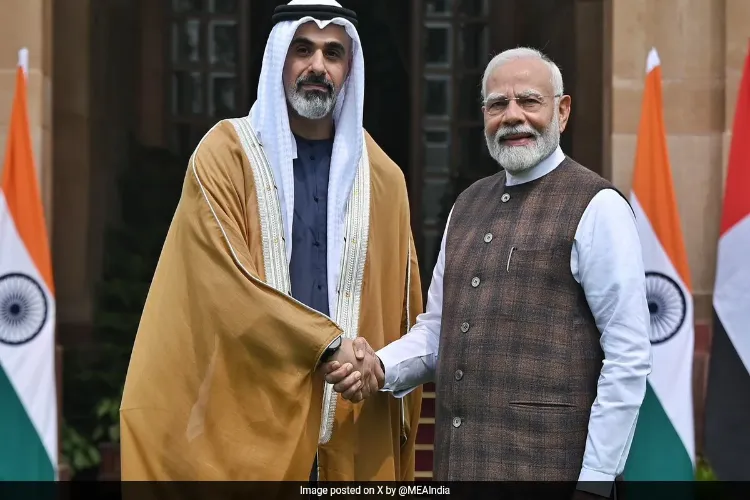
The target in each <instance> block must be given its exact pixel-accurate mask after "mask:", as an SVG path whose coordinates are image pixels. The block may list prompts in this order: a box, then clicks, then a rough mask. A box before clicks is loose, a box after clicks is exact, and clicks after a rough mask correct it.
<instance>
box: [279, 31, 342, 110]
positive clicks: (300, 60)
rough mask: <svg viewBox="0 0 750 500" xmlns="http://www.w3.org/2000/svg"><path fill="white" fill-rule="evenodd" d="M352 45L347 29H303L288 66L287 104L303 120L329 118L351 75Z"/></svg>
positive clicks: (299, 32)
mask: <svg viewBox="0 0 750 500" xmlns="http://www.w3.org/2000/svg"><path fill="white" fill-rule="evenodd" d="M351 48H352V41H351V38H349V35H347V33H346V29H345V28H344V27H343V26H339V25H336V24H329V25H328V26H326V27H325V28H324V29H320V28H318V26H317V25H316V24H315V23H313V22H309V23H305V24H303V25H301V26H300V27H299V28H298V29H297V32H296V33H295V34H294V38H293V39H292V43H291V44H290V45H289V50H288V51H287V56H286V61H285V62H284V74H283V79H284V80H283V81H284V88H285V90H286V98H287V102H288V103H289V105H290V106H291V108H292V109H293V110H294V111H295V112H296V113H297V114H299V115H300V116H301V117H303V118H308V119H311V120H319V119H321V118H325V117H326V116H328V115H329V114H330V113H331V112H332V111H333V109H334V107H335V106H336V99H337V97H338V95H339V92H340V91H341V87H343V85H344V82H345V81H346V78H347V76H348V75H349V68H350V66H351Z"/></svg>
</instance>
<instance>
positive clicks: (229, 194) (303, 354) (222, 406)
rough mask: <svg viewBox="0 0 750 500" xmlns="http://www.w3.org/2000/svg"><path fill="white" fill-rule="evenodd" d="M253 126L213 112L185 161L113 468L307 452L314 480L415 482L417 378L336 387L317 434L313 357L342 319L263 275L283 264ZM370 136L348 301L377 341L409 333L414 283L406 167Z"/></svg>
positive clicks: (213, 466)
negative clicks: (327, 421)
mask: <svg viewBox="0 0 750 500" xmlns="http://www.w3.org/2000/svg"><path fill="white" fill-rule="evenodd" d="M248 123H249V122H248V121H246V119H238V120H225V121H222V122H219V123H218V124H217V125H216V126H215V127H214V128H213V129H212V130H211V131H210V132H209V133H208V134H207V135H206V137H204V139H203V140H202V141H201V143H200V144H199V145H198V147H197V148H196V150H195V152H194V153H193V156H192V157H191V159H190V163H189V165H188V169H187V174H186V177H185V182H184V186H183V191H182V195H181V198H180V202H179V204H178V206H177V209H176V212H175V215H174V218H173V221H172V224H171V226H170V229H169V232H168V235H167V238H166V241H165V244H164V248H163V250H162V254H161V257H160V259H159V263H158V265H157V268H156V272H155V274H154V278H153V281H152V283H151V288H150V290H149V294H148V297H147V300H146V304H145V307H144V310H143V315H142V318H141V323H140V326H139V329H138V333H137V336H136V340H135V344H134V347H133V352H132V356H131V360H130V366H129V368H128V374H127V379H126V383H125V390H124V393H123V398H122V405H121V410H120V422H121V462H122V479H123V480H124V481H128V480H173V481H174V480H187V481H199V480H299V481H306V480H307V479H308V478H309V474H310V468H311V466H312V464H313V460H314V457H315V453H316V451H318V453H319V474H320V479H321V480H323V481H327V480H334V481H349V480H412V479H413V477H414V448H415V446H414V445H415V438H416V430H417V423H418V419H419V413H420V408H421V388H420V389H418V390H416V391H414V392H412V393H411V394H409V395H408V396H407V397H406V398H404V399H402V400H399V399H396V398H394V397H393V396H392V395H391V394H390V393H385V392H381V393H378V394H376V395H374V396H372V397H371V398H369V399H367V400H366V401H364V402H362V403H358V404H352V403H350V402H348V401H344V400H342V399H341V398H340V397H338V396H337V395H335V394H334V396H335V397H334V399H336V400H337V402H336V408H335V419H334V421H333V426H332V435H331V438H330V441H328V442H327V443H325V444H322V445H319V443H318V440H319V433H320V427H321V414H322V408H323V399H324V398H323V392H324V390H323V388H324V385H325V383H324V380H323V376H322V374H321V373H320V372H319V370H317V366H318V364H319V359H320V356H321V355H322V353H323V351H324V350H325V348H326V347H327V346H328V344H329V343H330V342H331V341H332V340H333V339H334V338H335V337H336V336H338V335H339V334H341V333H342V331H343V330H342V329H341V328H340V327H339V326H338V325H337V324H336V323H334V322H333V320H331V319H330V318H328V317H326V316H324V315H322V314H320V313H318V312H317V311H314V310H312V309H311V308H309V307H307V306H305V305H303V304H301V303H300V302H298V301H296V300H294V299H293V298H291V297H290V296H289V295H288V294H286V293H283V292H282V291H279V289H278V288H275V287H274V286H271V285H270V284H269V281H270V282H272V283H276V282H278V281H279V280H278V279H277V278H276V277H273V276H270V277H269V275H275V274H276V273H278V272H279V269H285V267H284V266H286V265H287V264H286V259H285V257H284V258H280V259H275V257H274V256H275V255H278V253H276V254H275V253H274V252H272V251H269V248H270V249H273V248H274V244H277V243H278V239H277V235H281V234H283V231H281V230H280V226H279V225H278V224H279V222H278V220H277V218H275V217H274V215H275V214H274V213H273V211H272V210H270V209H269V208H268V207H269V206H273V204H272V203H270V202H269V200H270V201H273V200H274V199H275V190H274V188H273V184H272V182H273V181H272V180H271V181H269V180H268V178H263V179H260V180H258V179H257V178H256V176H258V175H260V174H259V172H264V171H262V170H258V164H260V163H262V162H259V161H258V162H257V164H256V162H254V163H253V164H251V162H250V159H249V157H253V158H254V159H256V160H257V157H255V156H253V155H252V154H250V153H251V151H250V150H249V149H248V146H247V144H248V143H247V140H246V138H244V137H243V133H242V131H243V127H244V128H245V129H247V125H248ZM238 124H240V125H241V126H239V127H238ZM365 141H366V148H367V153H368V156H369V170H368V171H367V172H366V174H367V175H365V176H364V177H363V179H365V181H362V180H360V183H359V184H358V188H357V187H356V185H355V189H363V190H364V193H365V194H366V195H367V196H366V197H365V198H364V199H365V200H366V199H367V197H369V211H368V216H367V217H365V218H364V219H365V220H366V225H367V227H364V228H361V227H356V229H357V230H359V231H360V233H357V234H364V235H366V238H365V239H364V240H365V242H366V243H365V244H364V245H363V246H362V248H361V249H360V250H361V255H362V257H361V258H360V262H361V266H360V267H361V271H362V272H361V273H360V275H359V280H358V283H359V285H358V286H355V287H354V288H351V294H352V295H353V296H352V297H351V299H352V300H354V302H355V303H358V304H359V306H355V307H357V309H356V311H357V313H358V317H359V321H358V322H357V325H358V326H359V331H358V334H359V336H362V337H365V338H366V339H367V341H368V342H369V343H370V345H371V346H372V347H373V349H375V350H377V349H380V348H381V347H383V346H384V345H386V344H388V343H390V342H392V341H394V340H396V339H397V338H399V337H400V336H401V335H403V334H404V333H406V331H407V329H408V326H409V325H411V324H413V323H414V321H415V320H416V316H417V315H418V314H419V313H420V312H421V310H422V294H421V290H420V279H419V271H418V265H417V260H416V256H415V250H414V246H413V239H412V237H411V229H410V217H409V205H408V198H407V192H406V184H405V182H404V176H403V174H402V172H401V170H400V169H399V168H398V167H397V166H396V165H395V164H394V163H393V162H392V161H391V160H390V158H388V156H386V154H385V153H384V152H383V151H382V150H381V149H380V148H379V146H378V145H377V144H376V143H375V142H374V140H372V138H371V137H370V136H369V135H368V134H366V133H365ZM254 168H255V170H254ZM265 173H266V174H267V173H268V172H267V171H265ZM358 178H359V177H358ZM359 194H360V195H361V194H362V192H359ZM259 200H260V201H259ZM365 206H366V205H365ZM368 218H369V221H367V219H368ZM354 226H356V224H355V225H354ZM350 239H351V240H357V238H350ZM360 244H361V242H360ZM348 245H349V246H350V247H352V248H354V249H355V250H356V245H357V243H356V241H350V242H349V243H348ZM264 254H265V255H264ZM344 260H346V259H344ZM329 265H331V263H329ZM354 268H356V266H354ZM342 274H344V273H343V272H342ZM355 277H356V276H355ZM282 281H283V280H282ZM355 281H357V280H355ZM355 284H356V283H355ZM349 293H350V292H349V288H347V297H349V295H348V294H349ZM407 311H408V314H407ZM407 316H408V317H407ZM355 317H356V316H355ZM329 408H330V407H329Z"/></svg>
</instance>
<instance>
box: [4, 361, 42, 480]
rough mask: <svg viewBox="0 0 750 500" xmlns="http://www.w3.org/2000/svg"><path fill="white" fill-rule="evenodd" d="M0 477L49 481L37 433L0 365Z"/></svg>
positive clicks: (40, 441)
mask: <svg viewBox="0 0 750 500" xmlns="http://www.w3.org/2000/svg"><path fill="white" fill-rule="evenodd" d="M0 443H1V444H0V481H53V480H54V479H55V470H54V468H53V466H52V462H50V459H49V455H48V454H47V450H46V448H45V447H44V443H42V440H41V437H40V436H39V434H38V433H37V431H36V429H35V428H34V424H32V422H31V419H29V416H28V414H27V413H26V409H25V408H24V406H23V403H22V402H21V400H20V399H19V398H18V394H16V390H15V389H14V388H13V385H12V384H11V383H10V380H9V379H8V376H7V375H6V374H5V370H3V368H2V366H0Z"/></svg>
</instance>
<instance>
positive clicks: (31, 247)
mask: <svg viewBox="0 0 750 500" xmlns="http://www.w3.org/2000/svg"><path fill="white" fill-rule="evenodd" d="M26 67H28V53H27V52H26V50H25V49H24V50H22V51H21V53H20V57H19V64H18V69H17V71H16V93H15V97H14V99H13V106H12V111H11V120H10V127H9V134H8V139H7V151H6V155H5V163H4V165H3V172H2V181H1V182H2V183H1V184H0V481H2V480H14V481H45V480H54V479H56V476H57V473H56V471H57V394H56V387H55V356H54V353H55V351H54V347H55V338H54V333H55V331H54V324H55V299H54V290H53V286H52V264H51V262H50V250H49V244H48V242H47V230H46V227H45V223H44V212H43V210H42V202H41V197H40V194H39V185H38V182H37V176H36V169H35V167H34V161H33V155H32V147H31V137H30V131H29V119H28V115H27V100H26V70H25V68H26Z"/></svg>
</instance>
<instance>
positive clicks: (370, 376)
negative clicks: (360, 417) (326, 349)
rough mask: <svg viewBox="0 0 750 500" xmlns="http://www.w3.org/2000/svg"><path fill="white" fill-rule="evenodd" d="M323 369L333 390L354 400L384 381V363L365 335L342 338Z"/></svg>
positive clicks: (378, 388) (378, 386)
mask: <svg viewBox="0 0 750 500" xmlns="http://www.w3.org/2000/svg"><path fill="white" fill-rule="evenodd" d="M321 370H322V372H323V373H324V374H325V380H326V382H328V383H329V384H332V385H333V390H334V391H336V392H338V393H340V394H341V397H343V398H344V399H346V400H349V401H352V402H353V403H359V402H361V401H363V400H365V399H367V398H368V397H370V396H372V395H373V394H375V393H377V392H378V391H379V390H380V389H382V388H383V385H384V384H385V368H384V366H383V363H382V362H381V361H380V358H378V356H377V354H375V351H374V350H373V349H372V347H370V344H369V343H368V342H367V340H366V339H365V338H364V337H357V338H356V339H354V340H351V339H342V340H341V346H340V347H339V348H338V349H337V350H336V352H334V353H333V355H331V356H330V358H329V359H328V360H326V362H325V363H323V364H322V365H321Z"/></svg>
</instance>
